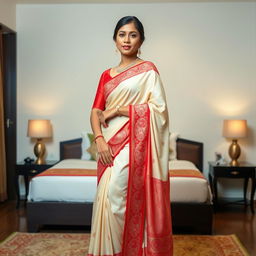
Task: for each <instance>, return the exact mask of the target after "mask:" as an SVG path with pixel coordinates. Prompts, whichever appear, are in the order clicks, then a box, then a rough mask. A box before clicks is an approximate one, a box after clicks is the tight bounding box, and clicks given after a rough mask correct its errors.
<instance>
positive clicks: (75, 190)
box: [28, 159, 211, 203]
mask: <svg viewBox="0 0 256 256" xmlns="http://www.w3.org/2000/svg"><path fill="white" fill-rule="evenodd" d="M96 168H97V163H96V162H95V161H86V160H80V159H66V160H63V161H61V162H59V163H57V164H56V165H54V166H53V167H52V168H50V169H49V170H51V169H52V171H53V169H55V171H57V170H58V169H74V170H79V169H90V170H95V169H96ZM169 169H170V170H176V173H178V172H179V170H180V171H182V170H185V169H188V170H197V171H198V172H199V170H198V169H197V168H196V167H195V165H194V164H193V163H191V162H189V161H184V160H172V161H170V162H169ZM96 189H97V177H96V176H58V175H54V176H36V177H34V178H33V179H32V180H31V181H30V184H29V194H28V200H29V201H66V202H93V201H94V197H95V195H96ZM170 197H171V202H193V203H205V202H209V201H211V194H210V189H209V186H208V182H207V180H206V179H204V178H197V177H170Z"/></svg>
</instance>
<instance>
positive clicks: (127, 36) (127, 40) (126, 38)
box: [124, 35, 130, 43]
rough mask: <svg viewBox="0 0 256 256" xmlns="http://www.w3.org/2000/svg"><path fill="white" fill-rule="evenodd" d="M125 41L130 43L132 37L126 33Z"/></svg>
mask: <svg viewBox="0 0 256 256" xmlns="http://www.w3.org/2000/svg"><path fill="white" fill-rule="evenodd" d="M124 42H125V43H129V42H130V37H129V35H126V36H125V38H124Z"/></svg>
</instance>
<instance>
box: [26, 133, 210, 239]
mask: <svg viewBox="0 0 256 256" xmlns="http://www.w3.org/2000/svg"><path fill="white" fill-rule="evenodd" d="M81 142H82V139H81V138H79V139H74V140H68V141H63V142H61V143H60V160H64V159H80V157H81ZM177 159H179V160H187V161H190V162H192V163H193V164H194V165H195V166H196V167H197V169H199V170H200V171H201V172H202V171H203V144H202V143H200V142H195V141H191V140H186V139H182V138H178V139H177ZM74 161H75V160H74ZM64 162H65V161H64ZM184 162H185V161H184ZM58 166H61V163H60V165H57V167H58ZM92 168H94V167H92ZM93 182H94V181H93ZM66 187H67V186H66ZM70 187H71V186H70ZM57 190H58V188H57V187H56V188H55V192H56V193H54V194H57ZM181 192H182V191H181ZM49 194H53V192H50V191H49ZM67 194H69V193H67ZM92 194H93V193H92ZM181 194H182V193H180V195H181ZM91 198H92V196H91ZM92 205H93V203H92V200H86V201H82V200H77V201H76V200H75V201H72V200H69V201H65V200H61V198H59V197H56V199H54V200H51V201H50V200H48V199H47V198H41V199H40V195H39V197H38V199H37V200H34V199H33V198H31V197H30V196H29V198H28V202H27V220H28V231H29V232H37V231H38V230H39V228H40V226H42V225H65V226H66V225H71V226H85V225H88V226H90V225H91V216H92ZM171 211H172V222H173V229H174V233H180V232H182V233H184V232H187V233H196V234H211V233H212V220H213V207H212V202H211V200H210V199H209V200H203V199H202V200H201V201H198V202H196V201H195V200H193V201H192V202H190V201H187V202H184V201H183V202H179V200H178V201H174V202H173V201H172V203H171Z"/></svg>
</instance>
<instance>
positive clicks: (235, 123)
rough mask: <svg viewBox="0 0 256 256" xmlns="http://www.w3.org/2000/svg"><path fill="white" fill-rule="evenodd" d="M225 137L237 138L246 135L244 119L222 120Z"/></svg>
mask: <svg viewBox="0 0 256 256" xmlns="http://www.w3.org/2000/svg"><path fill="white" fill-rule="evenodd" d="M222 135H223V136H224V137H226V138H231V139H238V138H244V137H246V136H247V121H246V120H224V122H223V134H222Z"/></svg>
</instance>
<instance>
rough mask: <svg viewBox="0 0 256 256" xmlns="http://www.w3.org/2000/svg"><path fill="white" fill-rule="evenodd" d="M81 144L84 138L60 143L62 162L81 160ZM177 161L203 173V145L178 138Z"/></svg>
mask: <svg viewBox="0 0 256 256" xmlns="http://www.w3.org/2000/svg"><path fill="white" fill-rule="evenodd" d="M81 143H82V138H79V139H73V140H66V141H62V142H60V160H63V159H68V158H77V159H79V158H81V155H82V149H81ZM177 159H179V160H188V161H191V162H192V163H194V164H195V165H196V167H197V168H198V169H199V170H200V171H201V172H203V143H201V142H197V141H192V140H187V139H182V138H178V139H177Z"/></svg>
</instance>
